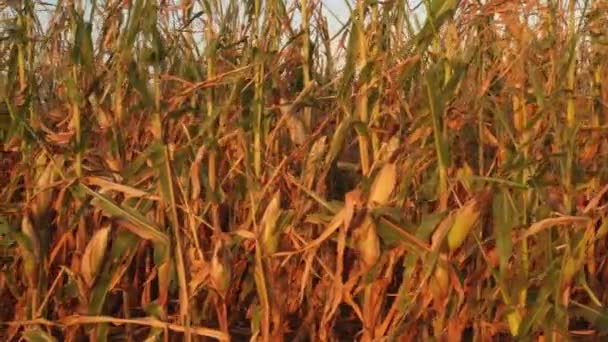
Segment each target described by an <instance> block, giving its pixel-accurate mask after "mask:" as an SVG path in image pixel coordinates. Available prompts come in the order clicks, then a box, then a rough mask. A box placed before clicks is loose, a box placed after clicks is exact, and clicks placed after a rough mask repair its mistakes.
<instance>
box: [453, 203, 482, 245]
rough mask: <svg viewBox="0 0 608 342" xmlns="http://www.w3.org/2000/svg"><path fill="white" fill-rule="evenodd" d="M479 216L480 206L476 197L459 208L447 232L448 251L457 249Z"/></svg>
mask: <svg viewBox="0 0 608 342" xmlns="http://www.w3.org/2000/svg"><path fill="white" fill-rule="evenodd" d="M479 216H480V208H479V203H478V200H477V199H472V200H470V201H469V202H467V203H466V204H465V205H464V207H462V208H460V210H459V211H458V213H457V214H456V217H455V218H454V225H453V226H452V228H451V229H450V231H449V232H448V246H449V248H450V251H454V250H456V249H458V248H459V247H460V246H461V245H462V243H463V242H464V240H465V239H466V238H467V236H468V234H469V232H470V231H471V228H473V226H474V225H475V223H477V221H478V220H479Z"/></svg>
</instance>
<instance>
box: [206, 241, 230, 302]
mask: <svg viewBox="0 0 608 342" xmlns="http://www.w3.org/2000/svg"><path fill="white" fill-rule="evenodd" d="M227 261H228V260H227V255H226V250H225V249H224V246H223V244H222V243H220V242H218V243H216V245H215V247H214V248H213V257H212V258H211V267H210V270H209V280H210V281H211V287H213V288H214V289H215V290H216V291H217V292H218V293H219V294H220V295H221V296H222V297H224V296H226V292H227V291H228V288H229V286H230V278H231V276H232V275H231V271H230V267H229V266H228V263H227Z"/></svg>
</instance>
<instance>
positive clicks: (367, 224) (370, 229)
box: [354, 215, 381, 269]
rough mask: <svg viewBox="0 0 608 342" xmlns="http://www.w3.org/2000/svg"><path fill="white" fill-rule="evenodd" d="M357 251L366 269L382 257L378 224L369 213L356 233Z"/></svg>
mask: <svg viewBox="0 0 608 342" xmlns="http://www.w3.org/2000/svg"><path fill="white" fill-rule="evenodd" d="M354 238H355V239H354V240H355V243H356V246H357V251H358V252H359V256H360V257H361V262H362V263H363V266H364V268H365V269H369V268H371V267H372V266H374V265H375V264H376V262H378V259H380V253H381V251H380V238H379V237H378V233H377V232H376V225H375V223H374V221H373V219H372V218H371V216H369V215H367V216H366V217H365V220H364V221H363V223H362V224H361V226H360V227H359V228H358V229H357V231H356V233H355V237H354Z"/></svg>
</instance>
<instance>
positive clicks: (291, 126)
mask: <svg viewBox="0 0 608 342" xmlns="http://www.w3.org/2000/svg"><path fill="white" fill-rule="evenodd" d="M286 123H287V129H288V130H289V138H290V139H291V141H292V142H293V143H294V144H295V145H296V146H300V145H303V144H304V143H305V142H306V136H307V135H308V134H307V133H306V128H305V127H304V123H303V122H302V120H300V119H299V118H298V117H296V116H295V115H293V114H287V116H286Z"/></svg>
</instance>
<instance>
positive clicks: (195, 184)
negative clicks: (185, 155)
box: [190, 146, 205, 200]
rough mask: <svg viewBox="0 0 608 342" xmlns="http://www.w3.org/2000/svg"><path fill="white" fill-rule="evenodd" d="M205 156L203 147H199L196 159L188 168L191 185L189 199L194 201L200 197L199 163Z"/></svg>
mask: <svg viewBox="0 0 608 342" xmlns="http://www.w3.org/2000/svg"><path fill="white" fill-rule="evenodd" d="M204 155H205V147H204V146H201V147H200V148H199V149H198V151H197V152H196V158H195V159H194V162H192V166H191V167H190V182H191V183H192V192H191V194H192V195H191V196H190V198H191V199H193V200H196V199H197V198H199V197H200V195H201V162H202V161H203V156H204Z"/></svg>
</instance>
